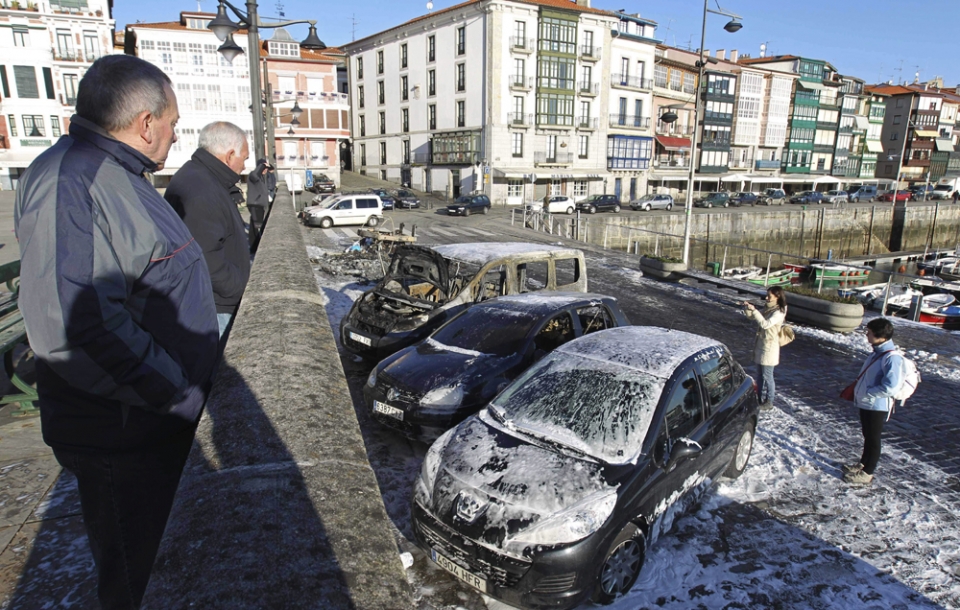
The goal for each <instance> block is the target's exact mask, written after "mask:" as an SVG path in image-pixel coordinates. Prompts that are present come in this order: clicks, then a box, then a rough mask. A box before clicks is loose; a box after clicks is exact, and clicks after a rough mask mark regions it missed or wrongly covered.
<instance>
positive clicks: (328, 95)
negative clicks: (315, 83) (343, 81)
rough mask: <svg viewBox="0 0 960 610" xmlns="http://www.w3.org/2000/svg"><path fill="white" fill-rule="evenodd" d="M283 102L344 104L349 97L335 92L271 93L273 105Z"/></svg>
mask: <svg viewBox="0 0 960 610" xmlns="http://www.w3.org/2000/svg"><path fill="white" fill-rule="evenodd" d="M281 99H282V100H283V101H291V102H292V101H294V100H296V101H298V102H315V103H321V104H346V103H347V102H348V101H349V100H350V96H349V95H347V94H346V93H339V92H337V91H329V92H328V91H320V92H315V91H310V92H307V91H278V90H274V91H273V103H275V104H276V103H277V102H278V101H279V100H281Z"/></svg>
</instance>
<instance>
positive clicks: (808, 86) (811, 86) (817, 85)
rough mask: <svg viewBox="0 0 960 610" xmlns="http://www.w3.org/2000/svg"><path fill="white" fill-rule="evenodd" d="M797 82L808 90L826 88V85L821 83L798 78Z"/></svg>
mask: <svg viewBox="0 0 960 610" xmlns="http://www.w3.org/2000/svg"><path fill="white" fill-rule="evenodd" d="M797 84H798V85H800V86H801V87H803V88H804V89H809V90H810V91H823V90H824V89H826V87H824V86H823V83H812V82H807V81H805V80H798V81H797Z"/></svg>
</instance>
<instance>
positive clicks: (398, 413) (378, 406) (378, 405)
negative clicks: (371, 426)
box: [373, 400, 403, 421]
mask: <svg viewBox="0 0 960 610" xmlns="http://www.w3.org/2000/svg"><path fill="white" fill-rule="evenodd" d="M373 410H374V411H376V412H377V413H383V414H384V415H389V416H390V417H392V418H394V419H399V420H400V421H403V411H402V410H401V409H398V408H396V407H391V406H390V405H387V404H384V403H382V402H380V401H379V400H374V401H373Z"/></svg>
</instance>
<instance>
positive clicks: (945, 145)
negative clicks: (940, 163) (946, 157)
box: [937, 140, 953, 152]
mask: <svg viewBox="0 0 960 610" xmlns="http://www.w3.org/2000/svg"><path fill="white" fill-rule="evenodd" d="M937 150H939V151H940V152H953V140H937Z"/></svg>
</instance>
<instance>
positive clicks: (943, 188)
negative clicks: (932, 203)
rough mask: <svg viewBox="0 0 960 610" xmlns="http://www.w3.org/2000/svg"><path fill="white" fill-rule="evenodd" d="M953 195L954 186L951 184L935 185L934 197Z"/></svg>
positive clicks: (950, 196)
mask: <svg viewBox="0 0 960 610" xmlns="http://www.w3.org/2000/svg"><path fill="white" fill-rule="evenodd" d="M952 197H953V187H952V186H950V185H949V184H938V185H937V186H935V187H933V198H934V199H950V198H952Z"/></svg>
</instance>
